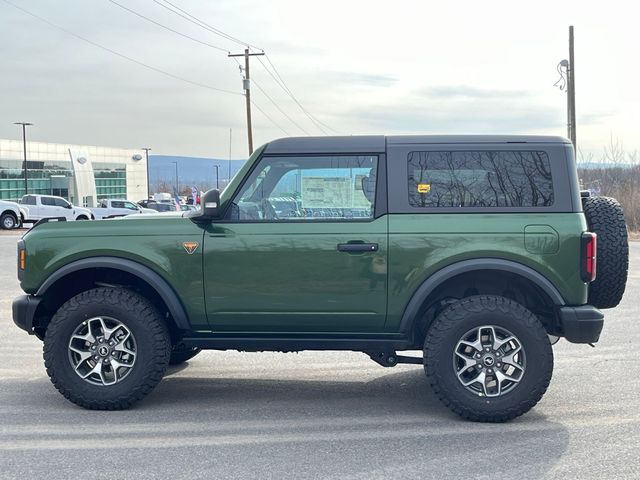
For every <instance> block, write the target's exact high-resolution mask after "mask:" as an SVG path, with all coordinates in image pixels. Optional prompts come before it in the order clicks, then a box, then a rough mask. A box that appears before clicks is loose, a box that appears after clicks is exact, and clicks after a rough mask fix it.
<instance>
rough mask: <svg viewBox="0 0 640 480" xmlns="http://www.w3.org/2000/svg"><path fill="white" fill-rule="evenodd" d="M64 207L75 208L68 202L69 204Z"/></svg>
mask: <svg viewBox="0 0 640 480" xmlns="http://www.w3.org/2000/svg"><path fill="white" fill-rule="evenodd" d="M64 208H73V206H72V205H71V204H70V203H67V206H66V207H64Z"/></svg>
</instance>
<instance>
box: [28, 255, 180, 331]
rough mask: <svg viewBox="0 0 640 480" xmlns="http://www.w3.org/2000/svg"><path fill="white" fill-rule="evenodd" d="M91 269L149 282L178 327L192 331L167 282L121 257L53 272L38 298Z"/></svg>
mask: <svg viewBox="0 0 640 480" xmlns="http://www.w3.org/2000/svg"><path fill="white" fill-rule="evenodd" d="M90 268H110V269H113V270H121V271H123V272H127V273H130V274H132V275H134V276H136V277H138V278H139V279H140V280H143V281H145V282H147V283H148V284H149V285H150V286H151V288H153V289H154V290H155V291H156V293H157V294H158V295H160V297H161V298H162V299H163V300H164V302H165V303H166V305H167V309H168V310H169V313H170V314H171V316H172V317H173V320H174V321H175V323H176V326H177V327H178V328H179V329H181V330H191V325H190V323H189V317H188V316H187V313H186V311H185V309H184V306H183V305H182V302H181V301H180V299H179V298H178V295H177V294H176V292H175V291H174V290H173V288H171V286H170V285H169V284H168V283H167V281H166V280H165V279H164V278H162V277H161V276H160V275H159V274H158V273H156V272H155V271H153V270H152V269H151V268H149V267H147V266H145V265H142V264H141V263H138V262H136V261H133V260H128V259H126V258H119V257H89V258H83V259H81V260H76V261H74V262H71V263H69V264H67V265H65V266H63V267H60V268H59V269H58V270H56V271H55V272H53V273H52V274H51V275H50V276H49V277H48V278H47V279H46V280H45V281H44V283H43V284H42V285H41V286H40V288H38V291H37V292H36V296H42V295H44V294H45V292H46V291H47V290H48V289H49V288H50V287H51V286H52V285H53V284H54V283H56V282H57V281H58V280H60V279H61V278H63V277H65V276H67V275H69V274H70V273H73V272H77V271H79V270H87V269H90Z"/></svg>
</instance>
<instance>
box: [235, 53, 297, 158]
mask: <svg viewBox="0 0 640 480" xmlns="http://www.w3.org/2000/svg"><path fill="white" fill-rule="evenodd" d="M231 58H233V59H234V60H235V62H236V63H237V64H238V69H239V72H240V76H241V77H242V80H243V81H244V80H245V79H246V77H245V76H244V75H243V73H242V70H243V67H242V64H241V63H240V61H239V60H238V58H237V57H231ZM243 83H244V82H243ZM253 83H256V82H255V80H254V82H253ZM256 87H258V88H259V89H260V91H261V92H262V93H264V94H265V96H266V97H267V98H268V99H269V100H271V102H272V103H273V104H274V105H275V106H276V108H278V110H280V107H278V105H277V104H276V103H275V102H273V100H272V99H271V97H269V95H267V94H266V92H265V91H264V90H262V88H260V86H259V85H258V84H257V83H256ZM249 102H250V103H251V104H252V105H253V106H255V107H256V108H257V109H258V110H260V112H261V113H262V114H263V115H264V116H265V117H267V119H268V120H269V121H270V122H271V123H272V124H273V125H275V126H276V127H277V128H279V129H280V130H282V131H283V132H284V133H285V134H286V135H289V133H287V131H286V130H285V129H284V128H282V127H281V126H280V124H278V123H277V122H276V121H275V120H273V118H271V117H270V116H269V115H267V114H266V113H265V111H264V110H262V109H261V108H260V107H259V106H258V105H256V104H255V102H254V101H253V100H251V99H249ZM280 111H282V110H280ZM282 113H284V112H282ZM285 115H286V114H285ZM287 117H288V115H287ZM294 123H295V122H294ZM296 125H297V124H296ZM300 128H301V127H300ZM303 131H304V130H303ZM251 143H253V140H251ZM249 148H250V149H251V148H252V147H251V146H250V147H249Z"/></svg>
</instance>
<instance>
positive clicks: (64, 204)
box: [52, 198, 69, 208]
mask: <svg viewBox="0 0 640 480" xmlns="http://www.w3.org/2000/svg"><path fill="white" fill-rule="evenodd" d="M52 200H53V203H54V204H55V206H56V207H65V208H66V207H67V205H69V203H68V202H67V201H66V200H63V199H62V198H53V199H52Z"/></svg>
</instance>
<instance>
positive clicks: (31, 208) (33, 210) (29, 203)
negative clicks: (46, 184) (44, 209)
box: [20, 195, 42, 220]
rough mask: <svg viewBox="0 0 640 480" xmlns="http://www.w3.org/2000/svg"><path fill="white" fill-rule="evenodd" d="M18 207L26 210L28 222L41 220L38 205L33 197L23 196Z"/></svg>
mask: <svg viewBox="0 0 640 480" xmlns="http://www.w3.org/2000/svg"><path fill="white" fill-rule="evenodd" d="M20 205H21V206H23V207H24V208H25V209H26V211H27V219H28V220H40V218H42V217H41V215H40V205H38V200H37V198H36V197H34V196H33V195H24V196H23V197H22V199H21V200H20Z"/></svg>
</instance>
